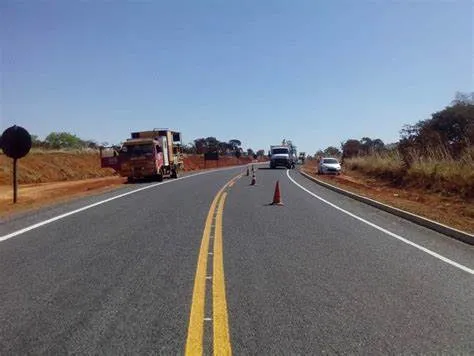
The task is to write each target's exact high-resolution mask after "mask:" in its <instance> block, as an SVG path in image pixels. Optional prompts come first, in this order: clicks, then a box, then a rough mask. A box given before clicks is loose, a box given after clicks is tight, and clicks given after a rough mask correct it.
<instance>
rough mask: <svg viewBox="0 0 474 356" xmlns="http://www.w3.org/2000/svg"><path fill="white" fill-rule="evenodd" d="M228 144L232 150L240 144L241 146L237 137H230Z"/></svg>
mask: <svg viewBox="0 0 474 356" xmlns="http://www.w3.org/2000/svg"><path fill="white" fill-rule="evenodd" d="M229 145H230V147H231V149H232V151H236V150H237V149H238V148H239V147H240V146H242V142H240V140H237V139H235V138H234V139H232V140H230V141H229Z"/></svg>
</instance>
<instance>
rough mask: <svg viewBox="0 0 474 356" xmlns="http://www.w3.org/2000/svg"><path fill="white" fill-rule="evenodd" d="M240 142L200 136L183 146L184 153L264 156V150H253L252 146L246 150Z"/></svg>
mask: <svg viewBox="0 0 474 356" xmlns="http://www.w3.org/2000/svg"><path fill="white" fill-rule="evenodd" d="M241 146H242V142H241V141H240V140H238V139H232V140H229V141H220V140H218V139H217V138H215V137H212V136H210V137H206V138H204V137H201V138H197V139H195V140H194V141H193V142H190V143H188V144H187V145H184V146H183V151H184V152H185V153H194V154H204V153H208V152H217V153H218V154H220V155H234V156H236V157H240V156H242V155H243V154H247V155H248V156H257V157H260V156H264V155H265V151H264V150H258V151H254V150H253V149H252V148H248V149H247V150H246V151H244V150H243V148H242V147H241Z"/></svg>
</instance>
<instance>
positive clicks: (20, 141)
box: [1, 125, 31, 159]
mask: <svg viewBox="0 0 474 356" xmlns="http://www.w3.org/2000/svg"><path fill="white" fill-rule="evenodd" d="M1 148H2V150H3V152H4V153H5V154H6V155H7V156H8V157H10V158H14V159H18V158H22V157H25V156H26V155H27V154H28V152H30V149H31V136H30V134H29V133H28V131H26V130H25V129H24V128H23V127H21V126H16V125H15V126H12V127H9V128H8V129H6V130H5V131H3V134H2V142H1Z"/></svg>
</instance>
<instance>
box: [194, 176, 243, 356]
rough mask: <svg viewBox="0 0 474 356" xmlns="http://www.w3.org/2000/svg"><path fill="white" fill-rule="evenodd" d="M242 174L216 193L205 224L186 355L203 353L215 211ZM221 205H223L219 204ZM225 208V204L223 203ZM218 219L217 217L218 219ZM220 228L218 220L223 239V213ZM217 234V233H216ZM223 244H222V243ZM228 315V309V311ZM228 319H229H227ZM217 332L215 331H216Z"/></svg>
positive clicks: (216, 227)
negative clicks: (210, 244)
mask: <svg viewBox="0 0 474 356" xmlns="http://www.w3.org/2000/svg"><path fill="white" fill-rule="evenodd" d="M240 177H241V175H238V176H236V177H234V178H232V179H231V180H230V181H229V182H227V183H226V184H225V185H224V186H223V187H222V188H221V190H219V192H218V193H217V194H216V196H215V197H214V200H213V201H212V203H211V207H210V209H209V212H208V214H207V218H206V224H205V225H204V232H203V234H202V241H201V247H200V249H199V257H198V263H197V268H196V277H195V279H194V288H193V298H192V302H191V314H190V318H189V326H188V336H187V339H186V348H185V354H186V355H202V354H203V335H204V306H205V297H206V274H207V260H208V253H209V240H210V234H211V225H212V220H213V215H214V212H215V211H216V206H217V203H218V201H219V198H220V197H221V195H222V192H224V190H225V189H226V188H227V187H228V186H229V185H230V184H231V183H235V181H236V180H237V179H239V178H240ZM219 206H221V205H219ZM222 209H223V205H222ZM216 220H217V219H216ZM220 224H221V225H220V228H218V222H217V221H216V226H215V231H218V230H219V231H220V236H221V241H222V214H221V220H220ZM216 234H217V233H216ZM221 246H222V245H221ZM223 277H224V276H223V274H222V278H223ZM224 302H225V290H224ZM226 317H227V311H226ZM226 320H227V319H226ZM227 330H228V327H227ZM214 332H215V331H214Z"/></svg>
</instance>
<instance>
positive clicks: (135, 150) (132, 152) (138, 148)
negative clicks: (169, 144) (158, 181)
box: [121, 144, 153, 157]
mask: <svg viewBox="0 0 474 356" xmlns="http://www.w3.org/2000/svg"><path fill="white" fill-rule="evenodd" d="M121 153H124V154H126V155H127V156H131V157H136V156H143V155H151V154H153V146H152V145H150V144H143V145H125V146H123V147H122V151H121Z"/></svg>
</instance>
